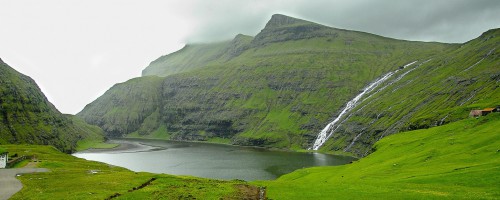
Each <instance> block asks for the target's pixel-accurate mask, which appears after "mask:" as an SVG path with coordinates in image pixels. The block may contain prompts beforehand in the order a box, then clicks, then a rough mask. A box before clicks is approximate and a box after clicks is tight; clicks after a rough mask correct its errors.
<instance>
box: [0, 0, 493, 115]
mask: <svg viewBox="0 0 500 200" xmlns="http://www.w3.org/2000/svg"><path fill="white" fill-rule="evenodd" d="M275 13H281V14H285V15H289V16H293V17H297V18H302V19H306V20H309V21H314V22H317V23H321V24H324V25H328V26H332V27H337V28H343V29H351V30H358V31H364V32H370V33H375V34H378V35H383V36H387V37H393V38H398V39H405V40H418V41H439V42H449V43H462V42H466V41H468V40H471V39H473V38H475V37H477V36H479V35H480V34H481V33H482V32H485V31H487V30H489V29H492V28H499V27H500V1H498V0H413V1H410V0H405V1H400V0H345V1H342V0H329V1H327V0H239V1H236V0H214V1H209V0H178V1H177V0H170V1H169V0H141V1H139V0H43V1H40V0H0V58H2V59H3V61H5V62H6V63H7V64H9V65H10V66H12V67H13V68H14V69H16V70H18V71H20V72H21V73H23V74H26V75H28V76H30V77H32V78H33V79H34V80H35V81H36V82H37V83H38V85H39V86H40V87H41V89H42V91H43V92H44V93H45V95H46V96H47V97H48V98H49V100H50V101H51V102H52V103H53V104H54V105H55V106H56V107H57V108H58V109H59V110H60V111H61V112H63V113H70V114H75V113H77V112H79V111H80V110H82V109H83V107H84V106H85V105H86V104H88V103H90V102H92V101H93V100H95V99H96V98H97V97H99V96H100V95H102V94H103V93H104V92H105V91H106V90H107V89H109V88H110V87H111V86H112V85H114V84H115V83H118V82H124V81H126V80H128V79H130V78H133V77H138V76H140V75H141V70H142V69H144V68H145V67H146V66H147V65H148V64H149V63H150V62H151V61H153V60H154V59H156V58H158V57H159V56H161V55H165V54H168V53H171V52H173V51H176V50H178V49H180V48H181V47H182V46H183V45H184V44H186V43H189V42H210V41H220V40H226V39H231V38H233V37H234V36H235V35H236V34H238V33H243V34H247V35H255V34H257V33H258V32H259V31H260V30H261V29H262V28H263V27H264V25H265V24H266V22H267V20H269V19H270V17H271V15H272V14H275Z"/></svg>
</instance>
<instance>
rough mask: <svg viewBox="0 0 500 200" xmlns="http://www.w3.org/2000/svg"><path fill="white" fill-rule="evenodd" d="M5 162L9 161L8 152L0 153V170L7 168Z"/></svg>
mask: <svg viewBox="0 0 500 200" xmlns="http://www.w3.org/2000/svg"><path fill="white" fill-rule="evenodd" d="M7 161H9V152H1V153H0V169H2V168H6V167H7Z"/></svg>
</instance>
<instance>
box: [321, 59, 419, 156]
mask: <svg viewBox="0 0 500 200" xmlns="http://www.w3.org/2000/svg"><path fill="white" fill-rule="evenodd" d="M416 62H417V61H413V62H411V63H409V64H406V65H405V66H403V69H404V68H406V67H408V66H410V65H413V64H415V63H416ZM399 70H401V69H397V70H395V71H392V72H389V73H387V74H384V75H383V76H382V77H380V78H378V79H377V80H375V81H373V82H372V83H370V84H368V86H366V87H365V88H363V91H362V92H361V93H359V94H358V95H356V97H354V98H353V99H351V100H350V101H349V102H347V104H346V106H345V107H344V109H342V111H341V112H340V114H339V115H338V116H337V118H335V119H334V120H333V121H332V122H330V123H329V124H328V125H326V127H325V128H323V130H321V132H320V133H319V134H318V137H317V138H316V141H314V145H313V147H312V150H318V149H319V148H320V147H321V146H323V144H324V143H325V142H326V140H328V138H330V136H332V134H333V133H334V132H335V131H336V130H337V128H339V126H340V124H337V122H338V121H339V120H340V119H341V118H342V117H344V115H346V114H347V113H348V112H349V111H351V110H352V109H353V108H355V107H356V106H357V105H358V104H359V103H361V102H359V100H361V97H363V96H364V95H365V94H367V93H370V92H371V91H373V90H374V89H375V88H377V87H378V86H379V85H380V84H382V83H384V82H385V81H387V79H389V78H391V77H392V75H394V74H395V73H397V72H399ZM379 91H380V90H378V91H376V93H377V92H379Z"/></svg>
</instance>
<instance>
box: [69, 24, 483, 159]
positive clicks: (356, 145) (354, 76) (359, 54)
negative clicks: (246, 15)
mask: <svg viewBox="0 0 500 200" xmlns="http://www.w3.org/2000/svg"><path fill="white" fill-rule="evenodd" d="M273 17H274V19H272V20H270V21H271V22H268V24H266V27H267V28H264V29H263V30H262V31H261V32H260V33H259V34H257V35H256V36H255V37H250V36H246V37H245V36H242V35H240V36H239V37H238V36H236V37H235V38H234V39H233V40H232V42H233V47H234V46H236V47H239V48H236V49H239V51H238V50H236V51H233V50H234V49H235V48H230V45H229V44H231V43H232V42H231V41H228V42H225V43H215V44H203V45H194V46H191V47H194V48H193V49H194V50H196V51H191V52H189V51H187V50H185V49H184V48H183V50H180V51H178V52H175V53H172V54H169V55H167V56H163V59H161V62H163V64H159V65H156V66H155V67H156V69H155V70H156V72H154V71H150V72H151V73H149V74H147V75H157V76H161V77H162V78H160V79H162V80H159V79H158V80H157V82H155V86H154V87H155V88H158V89H159V90H157V91H135V92H137V95H141V96H143V97H144V98H148V96H150V97H151V98H156V97H154V96H155V95H156V94H160V96H159V102H157V103H159V104H158V106H152V107H151V109H150V110H152V111H150V112H151V113H150V114H148V113H149V112H148V113H141V112H139V111H138V112H131V113H129V112H127V108H128V107H137V106H138V105H139V104H138V102H139V101H136V100H133V99H131V100H127V101H128V104H123V105H122V104H116V103H113V101H111V99H124V98H128V97H127V96H125V95H111V94H121V93H124V91H121V92H120V91H117V90H119V89H117V88H115V89H110V90H109V91H108V92H106V93H105V94H104V95H103V96H102V97H100V98H98V100H96V101H95V102H96V103H92V104H94V106H89V107H86V108H85V109H84V110H82V112H80V113H78V114H77V115H78V116H80V117H82V118H84V119H85V120H86V121H87V122H89V123H91V124H95V125H99V126H100V127H102V128H103V129H104V130H105V131H106V132H107V133H108V134H109V130H107V129H106V127H113V126H117V124H118V123H115V122H113V120H112V119H117V118H122V119H128V118H130V117H132V119H134V120H130V121H126V122H125V123H126V124H127V126H132V127H134V128H131V129H129V130H128V131H122V132H119V133H118V134H117V136H127V135H135V136H139V137H142V136H148V135H149V134H151V133H152V132H162V134H160V135H163V136H162V138H163V139H173V140H202V141H214V142H223V143H230V144H238V145H251V146H265V147H275V148H284V149H295V150H299V149H307V148H310V147H311V145H312V143H313V142H314V139H315V138H316V137H317V134H318V133H319V131H321V129H322V128H323V127H324V125H326V124H328V122H329V121H331V120H332V118H335V113H336V112H339V110H340V109H341V108H342V107H344V106H345V102H347V101H349V99H350V98H352V97H355V96H356V94H357V93H359V92H358V91H360V90H362V89H363V87H365V86H366V85H367V84H369V83H370V82H371V81H373V80H375V79H377V78H378V77H380V76H382V75H383V74H386V73H388V72H391V71H394V70H397V69H399V68H400V67H401V66H403V65H406V64H408V63H410V62H413V61H415V60H418V61H419V63H418V64H419V65H422V66H423V67H422V68H425V69H426V70H432V69H433V67H432V66H436V63H437V62H435V61H431V62H429V63H427V64H426V63H424V61H426V60H429V59H435V60H442V59H445V60H446V59H448V60H449V58H451V57H454V56H455V55H453V53H456V52H457V51H458V50H459V49H460V48H461V46H463V45H464V44H462V45H459V44H442V43H435V42H413V41H404V40H397V39H391V38H386V37H383V36H378V35H374V34H369V33H363V32H357V31H347V30H341V29H335V28H331V27H326V26H323V25H319V24H315V23H312V22H307V21H304V20H298V21H297V20H294V19H293V18H292V19H289V18H283V16H281V15H276V17H275V16H273ZM268 25H269V26H268ZM238 38H239V39H241V38H243V39H244V41H243V42H241V43H237V42H235V41H237V39H238ZM234 44H236V45H234ZM211 45H212V46H211ZM188 47H189V46H188ZM202 48H206V49H207V51H201V50H200V49H202ZM465 48H480V47H477V46H473V47H465ZM186 49H188V50H189V48H186ZM228 49H229V50H228ZM466 50H467V52H474V50H472V51H469V50H470V49H466ZM231 52H237V53H234V54H233V53H231ZM464 52H465V51H464ZM191 58H194V59H193V60H191ZM199 58H204V60H203V59H201V60H200V59H199ZM205 58H207V59H205ZM445 60H443V61H442V62H441V61H439V62H440V63H441V65H446V63H449V61H447V62H446V61H445ZM169 63H170V64H169ZM148 68H149V67H148ZM148 68H146V69H148ZM165 69H167V70H172V69H176V70H179V71H178V72H174V73H168V74H165V73H164V72H162V70H165ZM419 69H420V68H419ZM410 70H412V72H411V73H410V72H408V71H410ZM417 71H418V69H413V68H409V69H406V70H402V71H401V72H400V73H407V72H408V73H409V74H408V75H406V78H408V77H414V76H415V75H412V74H414V73H415V72H417ZM155 73H157V74H155ZM474 73H476V72H474ZM478 73H479V72H478ZM410 75H411V76H410ZM429 76H430V77H434V76H436V75H435V74H429ZM395 78H396V77H393V79H390V80H389V81H390V82H394V80H395ZM148 79H152V78H148V77H147V76H146V77H142V78H137V79H134V81H132V82H124V83H121V84H122V85H123V87H133V86H132V85H134V84H137V83H135V82H142V81H144V82H148V81H150V80H148ZM402 80H403V81H404V80H406V79H402ZM398 81H400V80H398ZM429 81H430V82H431V83H432V82H434V81H435V80H434V79H431V80H429ZM406 84H407V85H408V84H409V85H411V82H408V83H406ZM386 87H388V88H389V87H390V86H386ZM432 92H434V91H432ZM110 95H111V96H110ZM425 95H428V94H424V96H425ZM375 96H376V95H375ZM105 99H108V100H105ZM379 99H380V97H379ZM392 99H394V97H392ZM97 102H101V103H97ZM106 102H107V103H106ZM141 102H142V101H141ZM143 103H144V102H143ZM445 103H446V102H445ZM97 104H99V105H100V106H99V105H97ZM103 105H107V106H103ZM380 108H382V107H380ZM421 108H426V105H425V104H422V106H421ZM373 109H376V110H378V109H379V108H373ZM461 109H464V108H461ZM459 110H460V109H459ZM353 112H359V111H357V110H354V111H353ZM405 112H406V111H405ZM463 112H465V111H464V110H460V114H463ZM95 113H101V114H100V115H98V116H96V115H95ZM117 113H121V114H117ZM370 113H371V112H370ZM371 115H373V114H371ZM376 115H377V114H375V116H376ZM458 115H459V114H455V115H454V116H455V117H450V118H448V120H450V121H452V120H457V119H458V118H457V117H456V116H458ZM408 116H409V115H408ZM358 117H359V119H360V120H358V121H356V123H358V124H365V125H366V124H369V121H367V120H368V119H370V117H369V116H358ZM146 119H147V120H146ZM409 119H411V120H412V121H413V120H415V119H414V118H412V117H411V116H410V117H409ZM391 120H392V121H394V120H399V121H400V120H401V118H398V117H395V118H391ZM391 120H388V121H387V122H384V123H382V122H381V121H380V122H379V123H380V124H379V126H378V127H375V128H374V129H373V130H372V129H371V128H370V130H369V131H368V132H369V133H367V134H361V135H360V131H361V132H363V130H364V129H363V128H359V129H358V128H356V127H363V126H365V125H362V126H360V125H356V126H352V127H353V129H348V130H347V129H342V132H341V133H337V134H334V137H332V138H331V139H330V140H329V141H328V142H327V143H326V144H325V146H324V147H323V148H321V149H320V151H335V152H339V153H341V152H344V150H346V147H348V146H350V147H349V148H348V149H347V151H345V152H346V153H348V154H352V155H356V156H364V155H366V153H365V152H367V153H369V152H370V148H371V147H370V146H371V145H372V144H373V143H374V142H375V141H377V140H378V139H379V137H376V136H375V135H377V134H378V130H379V129H380V128H383V127H385V128H389V129H390V130H391V131H389V132H388V133H387V134H392V133H395V132H398V131H400V128H398V127H393V128H390V127H389V126H388V125H387V124H386V123H389V122H391ZM349 123H353V122H349ZM401 123H402V124H404V123H406V122H403V121H401ZM141 127H143V128H141ZM139 129H141V130H150V131H149V132H148V131H142V132H141V133H139V132H138V131H139ZM151 130H154V131H151ZM358 135H359V136H358ZM356 136H358V137H356ZM365 136H366V137H365Z"/></svg>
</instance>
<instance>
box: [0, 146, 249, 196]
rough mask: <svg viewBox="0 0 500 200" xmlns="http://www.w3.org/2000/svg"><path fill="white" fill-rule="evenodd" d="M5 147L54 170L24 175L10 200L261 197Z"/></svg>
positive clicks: (41, 149)
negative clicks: (19, 188)
mask: <svg viewBox="0 0 500 200" xmlns="http://www.w3.org/2000/svg"><path fill="white" fill-rule="evenodd" d="M0 148H4V149H6V150H7V151H9V152H10V153H11V154H15V153H17V154H18V155H35V156H36V158H37V159H38V160H39V162H38V164H37V165H38V167H43V168H48V169H50V170H51V172H48V173H38V174H24V175H22V176H19V177H18V179H20V180H21V182H22V183H23V185H24V187H23V189H22V190H21V191H20V192H18V193H16V194H15V195H14V196H13V197H12V198H11V199H68V198H70V199H107V198H109V197H111V196H113V195H115V194H119V196H118V198H117V199H195V198H196V199H245V198H248V199H255V195H257V193H258V188H256V187H253V186H249V185H247V184H246V183H245V182H243V181H219V180H209V179H202V178H195V177H180V176H171V175H165V174H151V173H135V172H132V171H129V170H127V169H124V168H121V167H115V166H111V165H107V164H104V163H99V162H94V161H87V160H84V159H81V158H76V157H73V156H71V155H67V154H64V153H61V152H60V151H58V150H56V149H54V148H53V147H50V146H38V145H1V146H0ZM146 183H147V184H146ZM144 185H145V186H144ZM141 186H142V187H141Z"/></svg>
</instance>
